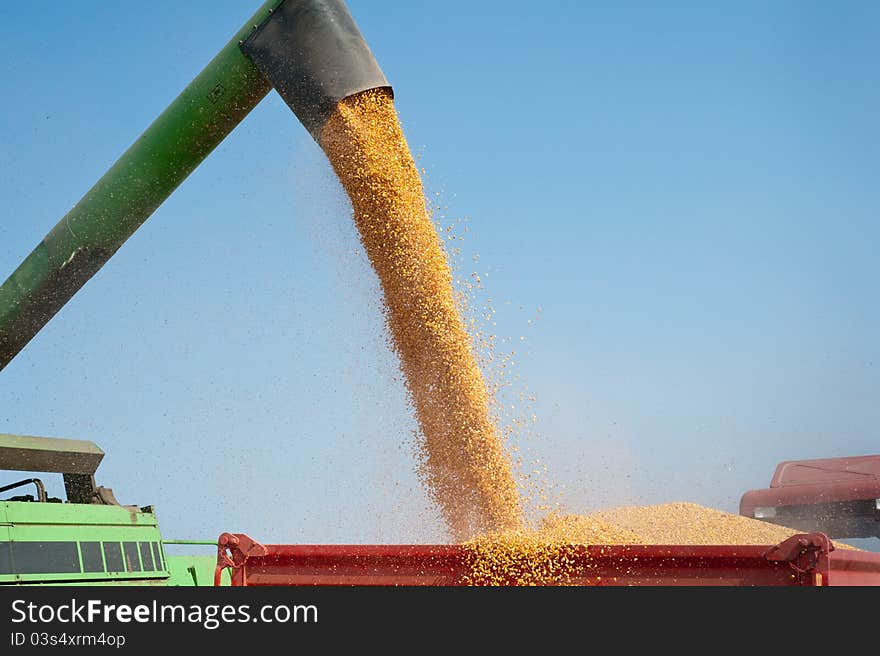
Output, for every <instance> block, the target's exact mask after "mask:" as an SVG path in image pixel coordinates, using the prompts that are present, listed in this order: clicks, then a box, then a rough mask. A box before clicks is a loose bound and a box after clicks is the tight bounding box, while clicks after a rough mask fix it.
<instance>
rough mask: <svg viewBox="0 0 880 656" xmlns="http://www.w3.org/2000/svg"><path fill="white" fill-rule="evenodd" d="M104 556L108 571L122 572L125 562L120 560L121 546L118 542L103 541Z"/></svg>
mask: <svg viewBox="0 0 880 656" xmlns="http://www.w3.org/2000/svg"><path fill="white" fill-rule="evenodd" d="M104 558H105V559H106V561H107V571H108V572H124V571H125V564H124V562H123V560H122V547H120V546H119V543H118V542H105V543H104Z"/></svg>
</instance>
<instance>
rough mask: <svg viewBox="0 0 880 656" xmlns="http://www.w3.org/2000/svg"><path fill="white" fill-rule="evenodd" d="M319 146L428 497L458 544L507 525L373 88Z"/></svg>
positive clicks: (388, 110) (507, 512)
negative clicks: (364, 264)
mask: <svg viewBox="0 0 880 656" xmlns="http://www.w3.org/2000/svg"><path fill="white" fill-rule="evenodd" d="M319 142H320V144H321V147H322V148H323V149H324V152H325V153H326V154H327V156H328V158H329V159H330V163H331V164H332V166H333V169H334V170H335V172H336V174H337V176H338V177H339V179H340V180H341V182H342V185H343V187H344V188H345V190H346V192H347V194H348V196H349V198H350V199H351V203H352V206H353V209H354V220H355V223H356V225H357V228H358V232H359V234H360V239H361V242H362V243H363V245H364V248H365V249H366V252H367V256H368V258H369V260H370V262H371V264H372V266H373V268H374V270H375V271H376V274H377V275H378V277H379V282H380V285H381V288H382V292H383V300H384V306H385V318H386V322H387V325H388V328H389V332H390V336H391V344H392V347H393V349H394V351H395V352H396V353H397V355H398V356H399V358H400V366H401V370H402V371H403V373H404V377H405V380H406V386H407V389H408V391H409V395H410V398H411V399H412V403H413V405H414V408H415V414H416V418H417V420H418V423H419V427H420V429H421V435H422V443H421V447H422V451H423V453H421V454H420V455H421V457H422V458H421V459H422V467H421V474H422V477H423V479H424V481H425V483H426V485H427V488H428V491H429V493H430V494H431V496H432V497H433V498H434V499H435V500H436V501H437V503H438V505H439V507H440V510H441V512H442V514H443V517H444V520H445V522H446V524H447V525H448V527H449V529H450V531H451V533H452V535H453V536H454V537H455V538H456V539H458V540H463V539H467V538H469V537H471V536H474V535H478V534H480V533H482V532H485V531H493V530H502V529H513V528H516V527H518V526H519V525H520V522H521V517H520V503H519V497H518V493H517V487H516V483H515V480H514V477H513V474H512V472H511V466H510V459H509V456H508V454H507V453H506V452H505V450H504V448H503V445H502V440H501V437H500V434H499V432H498V430H497V428H496V426H495V425H494V423H493V422H492V420H491V417H490V411H489V403H490V399H489V394H488V391H487V389H486V385H485V382H484V379H483V376H482V374H481V372H480V369H479V367H478V366H477V363H476V361H475V359H474V356H473V352H472V343H471V340H470V338H469V336H468V333H467V330H466V328H465V326H464V323H463V321H462V318H461V315H460V312H459V309H458V307H457V306H456V303H455V298H454V294H453V285H452V272H451V269H450V266H449V263H448V261H447V256H446V253H445V252H444V249H443V245H442V242H441V240H440V238H439V236H438V234H437V230H436V229H435V227H434V224H433V222H432V220H431V217H430V214H429V212H428V210H427V207H426V203H425V197H424V192H423V189H422V181H421V178H420V176H419V171H418V169H417V168H416V165H415V162H414V161H413V158H412V155H411V153H410V150H409V147H408V145H407V142H406V138H405V137H404V135H403V131H402V129H401V127H400V123H399V121H398V117H397V113H396V111H395V108H394V103H393V101H392V98H391V95H390V94H389V93H388V92H387V91H385V90H383V89H374V90H371V91H365V92H363V93H359V94H355V95H353V96H350V97H348V98H346V99H345V100H343V101H341V102H340V103H339V104H338V105H337V106H336V108H335V110H334V113H333V114H332V115H331V116H330V118H329V119H328V121H327V123H326V124H325V125H324V128H323V130H322V133H321V137H320V140H319Z"/></svg>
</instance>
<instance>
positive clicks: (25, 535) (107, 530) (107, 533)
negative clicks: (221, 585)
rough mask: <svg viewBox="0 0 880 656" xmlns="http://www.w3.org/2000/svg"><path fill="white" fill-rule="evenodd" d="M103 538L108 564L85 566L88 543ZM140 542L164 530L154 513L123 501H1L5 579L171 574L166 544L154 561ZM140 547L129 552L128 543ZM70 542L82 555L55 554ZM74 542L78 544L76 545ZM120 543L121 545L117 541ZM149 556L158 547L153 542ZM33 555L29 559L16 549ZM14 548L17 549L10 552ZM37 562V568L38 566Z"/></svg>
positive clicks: (0, 558) (1, 572)
mask: <svg viewBox="0 0 880 656" xmlns="http://www.w3.org/2000/svg"><path fill="white" fill-rule="evenodd" d="M95 542H99V543H101V545H102V547H101V558H102V559H103V564H104V566H103V570H104V571H100V572H89V571H84V570H85V569H86V568H84V567H83V565H82V559H83V555H82V554H83V552H82V549H83V546H82V545H83V543H95ZM140 543H144V544H146V545H153V544H155V545H158V549H159V550H161V543H162V536H161V534H160V532H159V525H158V523H157V521H156V516H155V515H154V514H153V513H148V512H142V511H139V510H137V509H135V508H130V507H124V506H99V505H86V504H65V503H28V502H22V501H6V502H0V585H2V584H10V583H12V584H23V583H48V582H52V583H72V582H88V581H101V582H125V581H133V580H150V581H153V580H155V581H156V582H157V583H158V582H159V580H160V579H168V578H169V572H168V569H167V567H166V564H165V562H166V559H165V557H164V550H161V551H160V553H159V558H158V559H159V561H160V562H159V563H158V564H157V563H156V562H155V560H154V561H153V563H152V567H149V563H146V562H144V560H146V559H143V558H142V556H141V551H140ZM131 544H134V545H135V549H133V550H132V552H128V551H127V549H129V548H130V547H129V545H131ZM59 545H60V546H61V547H65V548H68V549H70V550H71V551H72V553H73V554H74V557H75V558H77V559H78V560H75V561H74V562H73V566H71V563H70V561H69V560H64V558H61V557H59V558H56V559H55V560H57V561H59V562H60V566H59V565H56V562H55V560H53V557H52V555H51V554H52V552H53V548H54V547H58V546H59ZM71 545H76V547H75V548H73V547H71ZM113 545H117V547H113ZM111 547H112V548H117V549H118V550H119V554H120V556H121V562H122V565H121V566H118V567H114V566H113V565H112V563H111V562H110V561H109V560H108V559H109V557H110V554H109V550H110V548H111ZM148 548H149V549H150V554H151V555H150V559H152V554H153V553H154V551H156V549H157V547H153V546H150V547H148ZM16 550H18V553H21V554H27V555H28V563H29V564H30V565H31V567H28V564H26V563H24V562H21V559H19V558H18V557H17V555H16V553H17V552H16ZM10 553H11V554H12V555H11V556H10ZM34 562H36V563H37V568H36V569H37V570H39V571H29V570H33V569H34V568H33V565H34Z"/></svg>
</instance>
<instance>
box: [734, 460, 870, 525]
mask: <svg viewBox="0 0 880 656" xmlns="http://www.w3.org/2000/svg"><path fill="white" fill-rule="evenodd" d="M739 512H740V515H744V516H746V517H754V518H755V519H761V520H764V521H767V522H772V523H774V524H780V525H782V526H787V527H789V528H794V529H797V530H801V531H807V532H815V531H821V532H822V533H825V534H826V535H828V536H829V537H832V538H841V539H843V538H871V537H880V455H872V456H856V457H850V458H825V459H821V460H790V461H786V462H781V463H779V464H778V465H777V466H776V473H775V474H774V475H773V480H772V481H771V482H770V487H769V488H767V489H765V490H751V491H749V492H746V493H745V494H744V495H743V496H742V499H741V500H740V504H739Z"/></svg>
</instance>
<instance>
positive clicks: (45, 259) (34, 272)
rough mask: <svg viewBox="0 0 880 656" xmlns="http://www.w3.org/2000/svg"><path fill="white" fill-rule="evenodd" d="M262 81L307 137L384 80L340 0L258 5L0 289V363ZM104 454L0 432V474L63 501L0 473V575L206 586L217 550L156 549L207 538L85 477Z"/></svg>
mask: <svg viewBox="0 0 880 656" xmlns="http://www.w3.org/2000/svg"><path fill="white" fill-rule="evenodd" d="M273 88H274V89H275V90H277V91H278V93H279V94H280V95H281V97H282V98H283V99H284V101H285V102H286V103H287V104H288V105H289V106H290V107H291V109H292V110H293V111H294V113H295V114H296V115H297V117H298V118H299V120H300V121H301V122H302V123H303V125H304V126H305V127H306V129H308V130H309V132H310V133H311V134H312V136H313V137H315V138H316V139H317V137H318V135H319V134H320V131H321V128H322V127H323V125H324V123H325V122H326V121H327V119H328V118H329V116H330V114H331V113H332V111H333V109H334V108H335V106H336V104H337V103H338V102H339V101H340V100H342V99H344V98H347V97H348V96H351V95H353V94H356V93H360V92H363V91H367V90H370V89H376V88H387V89H390V86H389V84H388V81H387V80H386V79H385V76H384V74H383V73H382V71H381V69H380V68H379V66H378V64H377V63H376V61H375V59H374V58H373V55H372V53H371V52H370V49H369V47H368V46H367V44H366V42H365V41H364V39H363V37H362V36H361V33H360V31H359V30H358V28H357V25H356V24H355V22H354V20H353V19H352V17H351V14H350V13H349V11H348V9H347V8H346V6H345V4H344V2H342V0H269V1H268V2H265V3H264V4H263V5H262V6H261V7H260V8H259V9H258V10H257V12H256V13H255V14H254V15H253V16H252V17H251V19H250V20H249V21H248V22H247V23H246V24H245V25H244V27H242V28H241V29H240V30H239V31H238V33H236V34H235V36H233V37H232V39H231V40H230V41H229V43H228V44H227V45H226V46H225V47H224V48H223V49H222V50H221V51H220V52H219V53H218V54H217V56H216V57H214V59H213V60H212V61H211V62H210V63H209V64H208V65H207V67H206V68H205V69H204V70H203V71H202V72H201V73H200V74H199V75H198V76H197V77H196V78H195V79H194V80H193V81H192V82H191V83H190V85H189V86H188V87H187V88H186V89H184V90H183V92H182V93H181V94H180V95H179V96H178V97H177V98H176V99H175V100H174V101H173V102H172V103H171V105H169V106H168V108H167V109H166V110H165V111H164V112H163V113H162V114H161V115H160V116H159V117H158V118H157V119H156V120H155V121H154V122H153V124H152V125H150V127H149V128H147V130H146V131H145V132H144V133H143V134H142V135H141V136H140V138H138V140H137V141H135V143H134V144H133V145H132V146H131V147H130V148H129V149H128V150H127V151H126V152H125V153H124V154H123V155H122V157H120V158H119V160H118V161H117V162H116V163H115V164H114V165H113V166H112V167H111V168H110V169H109V170H108V171H107V173H106V174H105V175H104V176H103V177H102V178H101V179H100V180H99V181H98V182H97V183H96V184H95V186H94V187H92V189H91V190H90V191H89V192H88V193H87V194H86V195H85V196H84V197H83V198H82V200H80V201H79V203H77V204H76V206H75V207H74V208H73V209H72V210H71V211H70V212H68V213H67V215H66V216H64V217H63V218H62V219H61V221H59V222H58V224H57V225H56V226H55V227H54V228H53V229H52V230H51V231H50V232H49V234H48V235H46V237H45V238H44V239H43V241H42V242H40V244H39V245H38V246H37V247H36V248H35V249H34V250H33V252H31V254H30V255H28V256H27V257H26V258H25V260H24V261H23V262H22V263H21V265H20V266H19V267H18V268H17V269H16V270H15V271H14V272H13V273H12V275H10V276H9V278H8V279H7V280H6V282H4V283H3V285H2V286H0V370H2V369H4V368H5V367H6V365H7V364H9V362H10V361H11V360H12V359H13V358H14V357H15V356H16V355H17V354H18V353H19V352H20V351H21V350H22V349H23V348H24V347H25V346H26V345H27V343H28V342H29V341H30V340H31V339H32V338H33V337H34V335H36V334H37V333H38V332H39V331H40V330H41V329H42V328H43V326H45V325H46V323H47V322H48V321H49V320H50V319H51V318H52V317H53V316H55V314H56V313H57V312H58V311H59V310H60V309H61V308H62V307H63V306H64V304H65V303H67V301H68V300H70V298H71V297H73V295H74V294H75V293H76V292H77V291H78V290H79V289H80V288H81V287H82V286H83V285H84V284H85V283H86V282H87V281H88V280H89V279H90V278H91V277H92V276H93V275H94V274H95V273H96V272H97V271H98V270H99V269H100V268H101V267H102V266H103V265H104V264H105V263H106V262H107V261H108V260H109V259H110V257H112V255H113V254H114V253H115V252H116V251H117V250H118V249H119V248H120V247H121V246H122V244H123V243H124V242H125V241H126V240H127V239H128V238H129V237H130V236H131V235H132V234H133V233H134V232H135V231H136V230H137V229H138V228H139V227H140V226H141V225H142V224H143V223H144V221H146V220H147V218H149V216H150V215H151V214H152V213H153V212H154V211H155V210H156V209H157V208H158V207H159V205H161V204H162V202H164V201H165V199H166V198H168V196H170V195H171V193H172V192H173V191H174V190H175V189H176V188H177V187H178V186H179V185H180V184H181V183H182V182H183V181H184V179H186V177H187V176H188V175H189V174H190V173H192V171H193V170H195V168H196V167H197V166H198V165H199V164H200V163H201V162H202V161H203V160H204V159H205V158H206V157H207V156H208V154H209V153H210V152H211V151H212V150H214V148H216V147H217V146H218V145H219V144H220V142H221V141H223V139H224V138H225V137H226V136H227V135H228V134H229V133H230V132H232V130H233V129H234V128H235V126H236V125H238V124H239V123H240V122H241V121H242V119H244V117H245V116H247V114H248V113H249V112H250V111H251V110H252V109H253V108H254V107H256V105H257V104H258V103H259V102H260V101H261V100H262V99H263V98H264V97H265V96H266V95H267V94H268V93H269V91H270V90H271V89H273ZM103 457H104V453H103V451H101V449H99V448H98V446H97V445H95V444H94V443H93V442H85V441H77V440H63V439H52V438H38V437H24V436H17V435H0V470H3V471H15V472H22V471H24V472H31V473H35V474H42V473H54V474H58V473H60V474H62V476H63V480H64V487H65V492H66V497H67V498H66V500H62V499H60V498H57V497H54V496H53V497H50V496H49V494H48V492H47V490H46V488H45V486H44V484H43V482H42V480H41V479H40V478H39V477H37V476H34V477H29V478H25V479H24V480H14V478H13V479H10V482H9V483H8V484H6V483H5V481H4V480H3V479H0V585H2V584H108V583H112V584H132V585H135V584H136V585H213V584H214V569H215V563H216V557H217V556H216V552H215V553H212V554H211V555H204V556H177V555H167V554H166V552H165V545H168V544H195V545H197V544H203V545H205V544H207V545H210V544H214V545H216V542H212V541H204V542H198V541H190V542H187V541H177V542H174V541H167V540H166V541H163V540H162V536H161V533H160V531H159V525H158V522H157V519H156V514H155V512H154V510H153V507H152V506H149V505H147V506H140V507H139V506H124V505H121V504H120V503H119V502H118V501H116V498H115V497H114V495H113V493H112V491H111V490H109V489H107V488H104V487H101V486H98V485H96V483H95V471H96V470H97V468H98V465H99V463H100V462H101V459H102V458H103ZM31 486H33V488H34V490H33V493H28V494H23V492H31V490H30V487H31ZM7 495H10V496H7ZM226 581H228V578H227V579H224V582H226Z"/></svg>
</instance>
